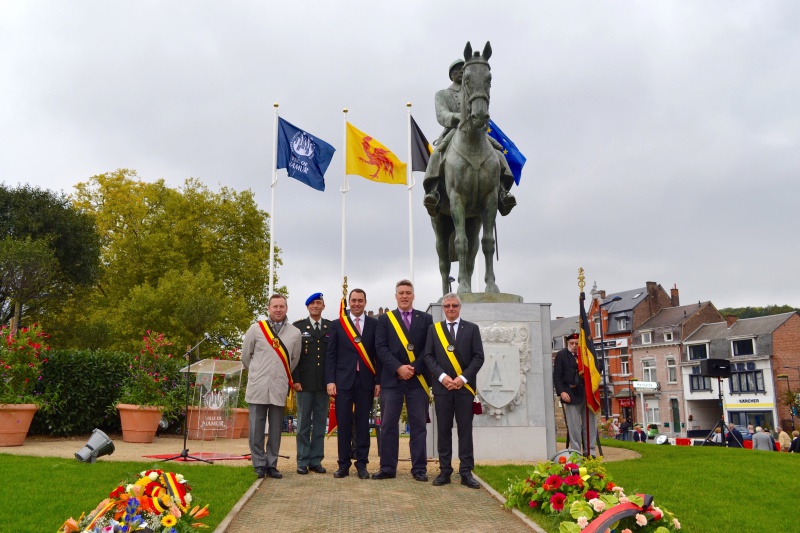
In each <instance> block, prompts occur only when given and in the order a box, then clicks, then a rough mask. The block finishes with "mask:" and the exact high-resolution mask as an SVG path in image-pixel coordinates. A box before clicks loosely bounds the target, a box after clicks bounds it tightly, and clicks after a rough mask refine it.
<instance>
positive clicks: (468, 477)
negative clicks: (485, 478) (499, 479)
mask: <svg viewBox="0 0 800 533" xmlns="http://www.w3.org/2000/svg"><path fill="white" fill-rule="evenodd" d="M461 484H462V485H465V486H467V487H469V488H471V489H479V488H481V484H480V483H478V481H477V480H476V479H475V478H474V477H472V474H464V475H462V476H461Z"/></svg>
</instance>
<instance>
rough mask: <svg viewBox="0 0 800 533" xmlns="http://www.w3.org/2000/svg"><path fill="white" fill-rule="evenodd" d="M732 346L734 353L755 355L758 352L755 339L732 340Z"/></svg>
mask: <svg viewBox="0 0 800 533" xmlns="http://www.w3.org/2000/svg"><path fill="white" fill-rule="evenodd" d="M731 346H732V347H733V355H755V353H756V350H755V346H754V344H753V339H741V340H738V341H731Z"/></svg>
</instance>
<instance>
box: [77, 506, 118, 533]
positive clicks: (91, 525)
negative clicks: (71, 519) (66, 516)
mask: <svg viewBox="0 0 800 533" xmlns="http://www.w3.org/2000/svg"><path fill="white" fill-rule="evenodd" d="M115 505H116V502H114V501H110V502H108V503H107V504H105V505H104V506H103V507H102V508H101V509H100V510H99V511H97V514H96V515H94V518H92V521H91V522H89V524H88V525H87V526H86V529H84V531H92V530H93V529H94V526H95V524H97V522H98V520H100V519H101V518H102V517H103V515H105V514H106V513H107V512H108V510H109V509H111V508H113V507H114V506H115Z"/></svg>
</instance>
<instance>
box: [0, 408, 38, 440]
mask: <svg viewBox="0 0 800 533" xmlns="http://www.w3.org/2000/svg"><path fill="white" fill-rule="evenodd" d="M37 409H39V408H38V407H36V405H35V404H32V403H12V404H8V405H0V446H22V444H23V443H24V442H25V437H26V436H27V435H28V429H29V428H30V427H31V421H32V420H33V415H34V414H35V413H36V410H37Z"/></svg>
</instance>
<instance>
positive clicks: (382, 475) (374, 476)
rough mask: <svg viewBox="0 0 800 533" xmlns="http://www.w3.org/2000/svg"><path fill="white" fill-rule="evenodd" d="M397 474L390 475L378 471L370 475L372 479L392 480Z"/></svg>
mask: <svg viewBox="0 0 800 533" xmlns="http://www.w3.org/2000/svg"><path fill="white" fill-rule="evenodd" d="M396 476H397V474H390V473H389V472H384V471H383V470H378V471H377V472H375V473H374V474H372V479H394V478H395V477H396Z"/></svg>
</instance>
